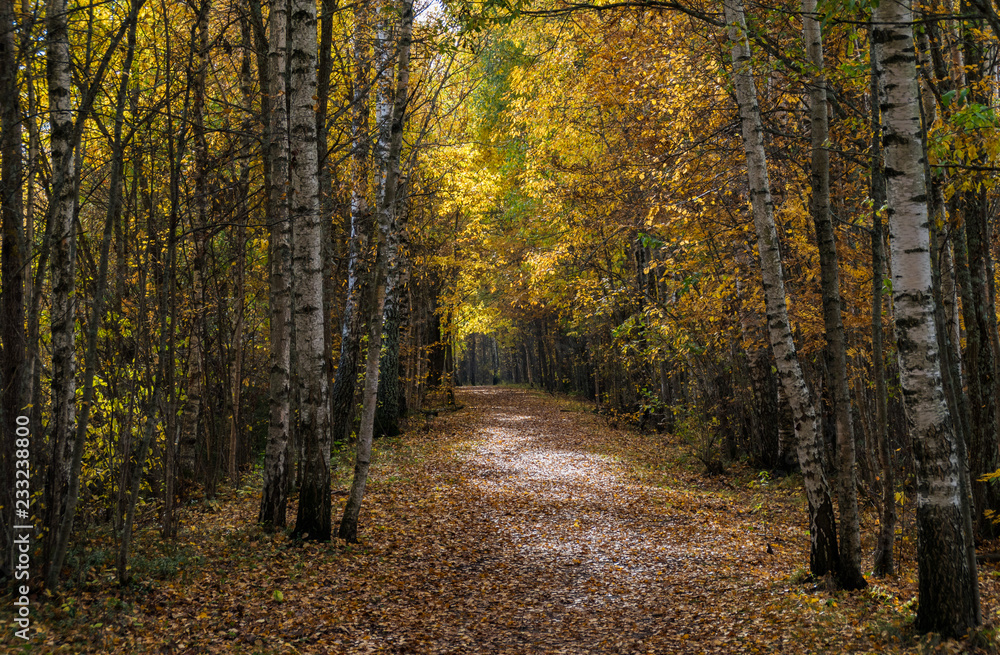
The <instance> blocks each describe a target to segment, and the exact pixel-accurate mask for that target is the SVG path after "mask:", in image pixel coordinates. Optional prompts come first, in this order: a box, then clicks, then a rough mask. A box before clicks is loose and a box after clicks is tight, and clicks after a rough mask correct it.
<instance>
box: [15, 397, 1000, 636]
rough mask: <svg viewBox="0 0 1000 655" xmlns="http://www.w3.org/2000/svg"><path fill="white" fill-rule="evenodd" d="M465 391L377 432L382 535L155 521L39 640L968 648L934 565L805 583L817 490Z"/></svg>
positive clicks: (375, 514)
mask: <svg viewBox="0 0 1000 655" xmlns="http://www.w3.org/2000/svg"><path fill="white" fill-rule="evenodd" d="M459 402H460V403H461V404H464V408H463V409H461V410H459V411H456V412H446V413H442V414H441V416H439V417H437V418H434V419H433V420H431V421H430V422H429V423H428V424H425V425H423V426H416V427H415V428H414V429H413V430H411V432H410V433H408V434H407V435H404V436H403V437H401V438H399V439H397V440H394V441H392V442H381V443H379V444H378V445H377V447H376V455H375V465H374V468H373V479H372V483H371V485H370V488H369V494H368V496H367V497H366V499H365V505H364V510H363V512H362V515H361V540H362V543H361V544H360V545H354V546H346V545H345V544H344V543H343V542H340V541H335V542H333V543H330V544H316V543H309V542H306V543H300V542H295V541H291V540H289V539H288V537H287V536H286V535H285V534H283V533H279V534H275V535H269V534H265V533H263V532H262V531H261V530H260V529H259V528H258V527H257V526H256V525H255V523H254V522H255V518H256V512H257V507H258V505H259V502H260V494H259V489H257V488H252V489H250V490H247V491H244V492H240V493H239V494H234V495H233V496H231V497H230V498H229V499H227V500H223V501H222V502H215V501H205V502H202V503H199V504H197V505H195V506H191V507H189V508H188V509H187V510H186V511H185V516H184V529H183V531H182V533H181V535H180V536H179V538H178V540H177V542H176V543H174V544H168V545H164V544H163V543H162V542H161V540H160V539H159V537H158V535H157V533H156V531H155V528H154V527H153V526H150V527H149V528H147V530H146V531H145V532H144V533H143V534H142V535H140V537H141V539H140V543H139V545H138V547H137V551H139V552H137V553H136V555H135V557H134V558H133V561H134V565H135V569H134V570H135V577H136V579H137V580H138V581H139V583H138V584H139V586H138V587H133V588H132V589H129V590H125V591H122V590H119V589H118V588H117V587H115V586H114V584H113V579H114V573H113V568H112V567H113V558H109V559H108V560H107V561H105V562H103V563H101V562H97V561H95V562H94V563H93V564H92V566H91V567H90V568H86V567H85V568H84V569H81V572H80V573H79V582H78V583H77V585H76V586H75V587H74V588H71V589H70V590H69V591H68V592H67V594H66V597H65V598H64V599H63V600H61V601H60V602H59V603H54V604H51V605H49V606H47V609H45V610H44V612H45V614H43V616H42V617H41V619H42V620H41V621H39V622H38V623H37V624H36V626H37V627H38V629H39V631H40V632H39V635H38V639H37V641H36V644H35V646H36V647H37V646H39V645H40V646H41V648H35V649H33V650H31V651H30V652H66V653H82V652H95V653H106V652H129V653H146V652H149V653H174V654H185V655H195V654H200V653H262V654H270V653H309V654H313V653H316V654H320V653H344V654H347V653H377V652H381V653H417V654H422V653H426V654H433V653H454V654H456V655H457V654H466V653H475V654H477V655H478V654H483V655H486V654H494V653H495V654H501V653H504V654H521V653H524V654H529V653H538V654H559V653H580V654H583V653H588V654H589V653H594V654H598V653H600V654H603V653H609V654H611V653H630V654H631V653H829V652H834V653H839V652H858V653H887V652H889V653H909V652H917V651H919V652H953V651H952V650H949V649H950V648H952V646H951V645H949V644H942V645H941V646H940V649H943V650H940V649H939V650H935V649H933V648H931V649H927V648H925V647H923V646H921V645H919V644H917V643H916V642H915V641H914V637H913V633H912V631H911V630H910V629H909V628H908V627H907V622H908V621H910V620H912V616H913V608H912V602H910V603H908V602H907V601H908V600H910V599H912V598H913V597H914V596H915V584H914V581H913V578H914V576H913V573H912V571H910V572H909V573H904V574H903V575H902V576H901V577H900V578H895V579H892V580H890V581H888V582H886V581H878V584H873V585H872V587H870V588H869V589H868V590H866V591H863V592H858V593H854V594H847V593H843V592H835V593H832V592H830V591H829V590H827V589H826V587H825V585H823V584H806V585H803V584H801V583H796V582H794V581H793V580H794V578H795V574H796V570H798V571H801V569H802V567H803V566H804V565H805V563H806V562H807V558H808V534H807V531H806V528H807V525H806V524H805V510H804V506H803V503H804V501H803V499H802V497H801V495H800V492H799V485H800V483H799V482H796V481H795V480H792V479H789V480H783V481H774V480H769V479H768V477H767V476H766V475H760V476H758V475H755V474H754V473H753V472H751V471H747V470H746V469H743V473H742V474H740V475H737V476H729V477H716V478H707V477H704V476H703V475H702V473H701V470H700V469H701V467H700V464H698V463H697V462H696V460H694V459H693V458H692V457H691V455H690V447H689V446H687V445H685V444H682V443H680V442H679V441H678V440H677V439H676V438H674V437H668V436H661V435H649V434H645V435H639V434H635V433H633V432H629V431H626V430H618V429H613V428H610V427H608V425H607V423H606V422H605V421H604V420H603V419H602V418H599V417H597V416H595V415H593V414H592V413H591V412H590V411H589V407H588V406H587V405H584V404H582V403H578V402H573V401H570V400H567V399H560V398H552V397H549V396H545V395H542V394H538V393H533V392H528V391H522V390H514V389H505V388H474V389H465V390H460V394H459ZM346 464H347V460H344V461H342V462H341V466H340V468H339V469H338V471H339V475H340V478H339V479H338V480H336V481H335V482H336V487H337V488H339V489H345V488H346V486H347V484H348V483H349V479H348V478H347V477H345V476H346V475H347V474H348V470H349V469H348V466H346ZM337 493H338V496H339V497H338V498H337V499H335V500H339V499H340V498H342V495H343V493H344V492H343V491H339V492H337ZM335 511H339V503H338V505H336V506H335ZM289 515H290V516H294V511H290V513H289ZM903 525H904V527H905V526H906V521H905V520H904V521H903ZM903 536H904V541H905V539H906V538H907V535H906V534H905V533H904V535H903ZM89 547H90V548H91V549H92V550H94V551H96V552H101V551H100V547H101V544H99V543H91V544H90V545H89ZM104 552H108V553H110V552H113V551H111V550H108V551H104ZM911 552H912V551H911ZM904 564H906V565H909V566H911V567H912V561H910V562H904ZM996 578H997V575H996V574H995V572H993V571H984V572H983V582H982V590H983V600H984V615H986V616H992V615H993V612H995V607H996V602H995V601H996V598H997V589H996V586H997V585H996ZM872 582H873V583H874V582H876V581H874V580H873V581H872ZM38 642H43V643H41V644H39V643H38ZM6 643H7V644H11V643H12V642H10V641H7V642H6ZM955 652H957V651H955ZM977 652H979V651H977Z"/></svg>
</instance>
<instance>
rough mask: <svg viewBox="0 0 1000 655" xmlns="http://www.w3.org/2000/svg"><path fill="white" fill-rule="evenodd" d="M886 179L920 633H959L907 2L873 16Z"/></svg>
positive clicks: (964, 533)
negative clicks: (911, 473)
mask: <svg viewBox="0 0 1000 655" xmlns="http://www.w3.org/2000/svg"><path fill="white" fill-rule="evenodd" d="M872 40H873V41H874V44H875V49H874V50H875V60H876V61H875V68H876V70H877V71H878V72H880V73H881V75H882V83H881V84H880V85H879V86H880V89H879V96H880V97H879V103H880V105H881V111H882V129H883V135H882V146H883V157H884V162H885V177H886V182H887V188H886V191H887V198H888V210H887V213H888V218H889V233H890V254H891V262H892V280H893V287H892V293H893V304H894V307H895V316H896V339H897V344H898V349H899V364H900V383H901V386H902V390H903V399H904V404H905V406H906V418H907V422H908V423H909V428H910V434H911V435H912V438H913V455H914V460H915V465H916V483H917V509H916V522H917V535H918V542H917V559H918V574H919V606H918V609H917V628H918V629H920V630H923V631H934V632H940V633H943V634H945V635H947V636H961V635H964V634H965V633H966V632H968V631H969V630H970V629H972V628H974V627H975V626H977V625H979V623H980V621H981V617H980V610H979V595H978V579H977V574H976V560H975V552H974V544H973V541H972V522H971V513H970V511H969V509H970V508H969V506H968V502H969V501H968V498H967V497H966V496H965V494H964V493H963V483H964V479H963V476H964V475H965V474H966V473H965V470H966V468H965V467H966V462H965V452H964V448H963V447H962V444H961V443H959V440H958V439H956V437H955V432H954V430H953V429H952V423H951V417H950V416H949V413H948V408H947V405H946V403H945V397H944V390H943V387H942V380H941V368H940V359H939V353H938V345H937V334H936V326H935V323H934V296H933V290H932V282H931V259H930V233H929V229H928V210H927V188H926V180H925V177H924V152H923V145H922V142H921V128H920V106H919V104H918V103H919V98H920V92H919V89H918V87H917V78H916V55H915V52H914V47H913V10H912V6H911V2H910V0H901V1H900V2H882V3H879V5H878V7H877V8H876V9H875V11H874V13H873V15H872Z"/></svg>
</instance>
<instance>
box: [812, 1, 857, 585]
mask: <svg viewBox="0 0 1000 655" xmlns="http://www.w3.org/2000/svg"><path fill="white" fill-rule="evenodd" d="M818 18H819V16H818V14H817V13H816V0H802V34H803V39H802V40H803V41H804V43H805V49H806V56H807V58H808V59H809V63H810V66H811V70H812V71H813V73H812V76H811V79H810V80H809V81H808V84H809V117H810V126H811V127H810V130H809V131H810V138H811V147H812V166H811V173H810V182H811V186H812V197H811V198H810V211H811V213H812V217H813V222H814V224H815V226H816V242H817V244H818V246H819V260H820V280H821V281H820V284H821V288H822V296H823V325H824V329H825V331H826V348H827V362H828V365H829V367H828V369H827V370H828V375H829V380H830V393H831V396H832V398H833V412H834V420H835V423H836V428H837V455H838V457H837V459H838V464H839V470H838V472H837V505H838V506H839V508H840V567H839V569H838V571H837V581H838V583H839V585H840V586H841V587H843V588H844V589H861V588H864V587H865V586H867V584H868V583H867V582H865V577H864V575H862V573H861V520H860V517H859V516H858V475H857V464H856V456H855V452H854V450H855V448H854V423H853V421H852V419H851V395H850V385H849V383H848V379H847V343H846V336H845V334H844V321H843V318H842V317H841V301H840V264H839V263H838V257H837V237H836V233H835V232H834V229H833V219H832V217H831V216H830V150H829V147H828V145H827V142H828V139H829V133H830V129H829V116H828V115H827V107H826V75H825V74H824V72H823V35H822V30H821V28H820V23H819V20H818Z"/></svg>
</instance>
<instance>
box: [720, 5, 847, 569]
mask: <svg viewBox="0 0 1000 655" xmlns="http://www.w3.org/2000/svg"><path fill="white" fill-rule="evenodd" d="M724 8H725V15H726V23H727V25H728V29H729V39H730V41H731V43H732V57H733V84H734V87H735V90H736V97H737V101H738V103H739V109H740V119H741V122H742V130H743V144H744V148H745V150H746V157H747V173H748V177H749V183H750V200H751V205H752V208H753V217H754V226H755V228H756V230H757V249H758V253H759V255H760V267H761V274H762V277H763V281H764V294H765V303H766V307H767V328H768V337H769V339H770V342H771V349H772V351H773V352H774V359H775V361H776V363H777V368H778V375H779V377H780V379H781V386H782V388H783V391H784V393H785V397H786V399H787V400H788V403H789V405H791V408H792V417H793V423H794V426H795V433H796V434H795V436H796V441H797V450H798V457H799V466H800V468H801V469H802V478H803V482H804V484H805V489H806V497H807V499H808V502H809V528H810V529H809V534H810V553H809V568H810V571H811V572H812V574H813V575H816V576H820V575H825V574H826V573H837V572H838V571H839V565H840V558H839V553H838V549H837V532H836V530H837V527H836V519H835V517H834V512H833V501H832V500H831V498H830V488H829V485H828V483H827V480H826V476H825V475H824V474H823V466H822V461H821V450H820V442H819V429H818V422H817V419H816V408H815V406H814V404H813V401H812V398H811V395H810V393H809V388H808V387H807V386H806V383H805V378H804V376H803V374H802V368H801V366H800V365H799V359H798V355H797V353H796V351H795V342H794V341H793V339H792V331H791V325H790V323H789V321H788V306H787V301H786V300H785V281H784V272H783V270H782V265H781V254H780V252H779V251H778V233H777V229H776V227H775V224H774V205H773V203H772V201H771V188H770V181H769V179H768V173H767V160H766V157H765V155H764V142H763V126H762V124H761V118H760V108H759V106H758V105H757V90H756V86H755V84H754V81H753V75H752V71H751V68H750V46H749V43H748V41H747V36H746V20H745V18H744V13H743V3H742V0H726V2H725V5H724Z"/></svg>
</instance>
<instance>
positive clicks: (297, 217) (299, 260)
mask: <svg viewBox="0 0 1000 655" xmlns="http://www.w3.org/2000/svg"><path fill="white" fill-rule="evenodd" d="M289 10H290V12H291V15H290V25H291V31H290V35H289V41H290V45H291V52H290V55H289V60H290V61H289V63H290V67H289V87H290V91H291V97H290V104H289V166H288V169H289V179H290V182H291V203H290V206H289V210H290V212H291V218H292V280H293V283H292V320H293V329H294V331H295V353H296V362H297V371H296V376H297V387H298V390H299V415H298V423H297V427H296V432H297V434H298V435H300V438H301V439H302V443H303V460H302V464H301V465H302V486H301V488H300V489H299V508H298V516H297V518H296V523H295V534H296V535H298V536H300V537H302V538H308V539H311V540H315V541H328V540H329V539H330V446H331V442H330V425H329V408H328V406H327V393H328V388H327V378H326V372H325V368H326V367H325V360H324V357H323V354H324V334H323V254H322V226H321V224H320V215H319V162H318V159H317V153H316V108H315V104H314V103H315V102H316V101H315V98H316V85H317V79H316V54H317V39H316V3H315V2H313V0H292V1H291V2H290V3H289Z"/></svg>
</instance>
